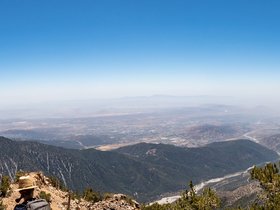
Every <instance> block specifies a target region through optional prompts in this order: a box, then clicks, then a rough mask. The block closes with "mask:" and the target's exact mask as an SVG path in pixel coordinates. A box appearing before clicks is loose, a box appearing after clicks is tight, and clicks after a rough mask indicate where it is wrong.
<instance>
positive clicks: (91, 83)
mask: <svg viewBox="0 0 280 210" xmlns="http://www.w3.org/2000/svg"><path fill="white" fill-rule="evenodd" d="M279 8H280V2H279V1H276V0H275V1H274V0H271V1H264V0H262V1H260V0H228V1H225V0H82V1H72V0H67V1H66V0H48V1H43V0H24V1H23V0H1V1H0V78H1V83H0V97H1V98H2V99H1V101H6V102H5V103H7V104H8V103H11V104H12V103H14V104H17V103H20V102H22V101H25V102H26V103H33V102H38V101H39V102H41V101H56V100H68V99H71V100H72V99H91V98H103V97H104V98H110V97H124V96H143V95H154V94H168V95H214V96H218V95H221V96H234V97H236V96H242V97H259V98H260V100H263V99H264V97H265V98H271V99H273V98H275V95H277V94H279V90H280V83H279V78H280V77H279V76H280V69H279V67H280V65H279V63H280V62H279V55H280V50H279V49H280V48H279V47H280V24H279V23H280V13H279Z"/></svg>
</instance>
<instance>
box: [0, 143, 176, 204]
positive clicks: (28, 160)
mask: <svg viewBox="0 0 280 210" xmlns="http://www.w3.org/2000/svg"><path fill="white" fill-rule="evenodd" d="M0 148H1V150H0V174H6V175H9V176H10V177H11V178H12V177H14V176H15V173H16V172H17V171H18V170H23V171H43V172H44V173H45V174H46V175H54V176H56V177H58V178H60V179H61V180H62V181H63V182H64V183H65V185H67V187H69V188H71V189H73V190H78V191H82V190H83V189H85V188H86V187H92V188H94V189H95V190H98V191H102V192H122V193H125V194H129V195H136V193H137V195H138V196H139V198H140V200H143V199H144V200H145V199H146V198H148V197H149V196H152V195H153V196H154V195H156V194H160V193H162V192H164V191H168V189H170V188H171V189H172V186H173V185H174V183H173V182H171V181H169V180H168V177H167V178H166V179H165V178H164V177H161V176H159V175H158V174H159V172H157V171H154V170H150V168H149V167H148V166H147V165H146V164H144V163H141V162H139V161H136V160H133V159H131V158H129V157H127V156H125V155H122V154H118V153H113V152H101V151H97V150H94V149H89V150H70V149H63V148H59V147H54V146H49V145H44V144H40V143H37V142H16V141H12V140H9V139H5V138H0ZM159 183H160V185H159Z"/></svg>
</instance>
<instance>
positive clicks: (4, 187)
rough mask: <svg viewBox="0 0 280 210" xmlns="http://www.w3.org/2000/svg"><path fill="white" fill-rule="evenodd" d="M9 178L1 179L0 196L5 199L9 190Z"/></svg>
mask: <svg viewBox="0 0 280 210" xmlns="http://www.w3.org/2000/svg"><path fill="white" fill-rule="evenodd" d="M10 184H11V182H10V178H9V177H8V176H3V177H2V179H1V186H0V196H1V197H6V195H7V192H8V190H9V189H10Z"/></svg>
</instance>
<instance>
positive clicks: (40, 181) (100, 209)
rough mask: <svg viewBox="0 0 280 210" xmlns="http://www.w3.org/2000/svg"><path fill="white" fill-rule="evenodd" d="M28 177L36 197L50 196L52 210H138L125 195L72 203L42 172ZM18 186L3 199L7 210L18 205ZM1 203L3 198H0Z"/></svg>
mask: <svg viewBox="0 0 280 210" xmlns="http://www.w3.org/2000/svg"><path fill="white" fill-rule="evenodd" d="M27 175H29V176H31V177H32V178H33V180H34V181H35V183H36V186H38V188H36V189H35V197H39V194H40V192H42V191H44V192H45V193H46V194H50V195H51V197H50V205H51V208H52V210H66V209H67V208H68V205H69V204H70V206H69V207H70V209H79V210H91V209H94V210H104V209H111V210H137V209H139V204H138V203H137V202H136V201H134V200H132V199H130V198H128V197H127V196H126V195H123V194H112V195H110V196H107V197H106V199H104V200H102V201H99V202H96V203H93V202H89V201H86V200H84V199H83V198H79V199H78V198H73V197H72V198H71V199H70V203H69V202H68V199H69V193H68V192H65V191H61V190H59V189H57V188H55V187H53V186H52V184H51V181H50V179H49V178H48V177H46V176H44V175H43V173H41V172H31V173H28V174H27ZM17 188H18V185H17V184H16V183H13V184H11V185H10V190H9V192H8V196H7V197H5V198H3V199H2V202H3V205H4V206H5V207H6V210H13V208H14V206H15V205H16V202H15V199H16V198H18V197H19V193H18V192H17V191H16V189H17ZM0 201H1V198H0Z"/></svg>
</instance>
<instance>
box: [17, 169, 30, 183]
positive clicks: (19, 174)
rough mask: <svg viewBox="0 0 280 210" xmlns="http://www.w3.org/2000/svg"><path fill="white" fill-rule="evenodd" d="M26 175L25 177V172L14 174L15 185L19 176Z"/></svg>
mask: <svg viewBox="0 0 280 210" xmlns="http://www.w3.org/2000/svg"><path fill="white" fill-rule="evenodd" d="M26 175H27V172H24V171H18V172H16V176H15V183H18V180H19V177H21V176H26Z"/></svg>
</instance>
